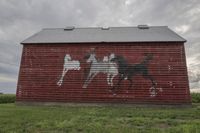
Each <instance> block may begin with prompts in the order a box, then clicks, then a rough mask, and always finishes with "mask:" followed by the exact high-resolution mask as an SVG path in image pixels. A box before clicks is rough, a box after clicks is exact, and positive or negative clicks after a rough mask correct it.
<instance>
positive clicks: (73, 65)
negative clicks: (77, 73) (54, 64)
mask: <svg viewBox="0 0 200 133" xmlns="http://www.w3.org/2000/svg"><path fill="white" fill-rule="evenodd" d="M80 69H81V67H80V62H79V61H78V60H72V59H71V56H70V55H69V54H66V55H65V57H64V64H63V71H62V76H61V78H60V80H59V81H58V82H57V85H58V86H61V85H62V82H63V78H64V76H65V74H66V73H67V71H68V70H80Z"/></svg>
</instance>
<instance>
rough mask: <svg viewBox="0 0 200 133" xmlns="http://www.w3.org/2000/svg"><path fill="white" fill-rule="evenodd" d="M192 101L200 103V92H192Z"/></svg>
mask: <svg viewBox="0 0 200 133" xmlns="http://www.w3.org/2000/svg"><path fill="white" fill-rule="evenodd" d="M191 97H192V103H200V93H191Z"/></svg>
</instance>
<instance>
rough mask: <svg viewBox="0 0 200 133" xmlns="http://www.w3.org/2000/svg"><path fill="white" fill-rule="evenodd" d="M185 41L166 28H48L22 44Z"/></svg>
mask: <svg viewBox="0 0 200 133" xmlns="http://www.w3.org/2000/svg"><path fill="white" fill-rule="evenodd" d="M185 41H186V40H185V39H184V38H182V37H181V36H179V35H178V34H176V33H175V32H173V31H172V30H170V29H169V28H168V27H167V26H151V27H149V28H148V29H140V28H138V27H109V28H100V27H96V28H95V27H89V28H73V29H69V28H67V29H64V28H48V29H43V30H42V31H40V32H38V33H36V34H35V35H33V36H31V37H29V38H27V39H26V40H24V41H23V42H21V43H22V44H30V43H86V42H88V43H90V42H96V43H99V42H185Z"/></svg>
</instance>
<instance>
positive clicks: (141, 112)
mask: <svg viewBox="0 0 200 133" xmlns="http://www.w3.org/2000/svg"><path fill="white" fill-rule="evenodd" d="M4 132H5V133H9V132H10V133H15V132H16V133H57V132H58V133H65V132H74V133H77V132H86V133H89V132H91V133H94V132H97V133H110V132H114V133H128V132H134V133H135V132H153V133H154V132H157V133H160V132H172V133H174V132H176V133H199V132H200V104H199V103H197V104H194V105H193V106H192V108H144V107H80V106H79V107H55V106H54V107H50V106H48V107H47V106H45V107H43V106H16V105H15V104H13V103H9V104H0V133H4Z"/></svg>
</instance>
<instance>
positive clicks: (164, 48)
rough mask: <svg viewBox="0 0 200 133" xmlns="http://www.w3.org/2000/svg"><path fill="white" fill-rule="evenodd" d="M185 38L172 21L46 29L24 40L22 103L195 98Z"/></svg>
mask: <svg viewBox="0 0 200 133" xmlns="http://www.w3.org/2000/svg"><path fill="white" fill-rule="evenodd" d="M184 42H186V40H185V39H183V38H182V37H180V36H179V35H177V34H176V33H175V32H173V31H172V30H170V29H169V28H168V27H166V26H151V27H149V26H147V25H139V26H137V27H109V28H75V27H67V28H64V29H63V28H52V29H43V30H42V31H40V32H38V33H36V34H35V35H33V36H31V37H29V38H28V39H26V40H25V41H23V42H22V43H21V44H22V45H23V53H22V58H21V66H20V72H19V79H18V85H17V93H16V101H17V102H18V103H24V102H26V103H27V102H28V103H32V102H34V103H35V102H44V103H45V102H53V103H61V102H65V103H129V104H132V103H140V104H176V105H183V104H184V105H187V104H190V103H191V99H190V91H189V84H188V75H187V67H186V58H185V50H184Z"/></svg>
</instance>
